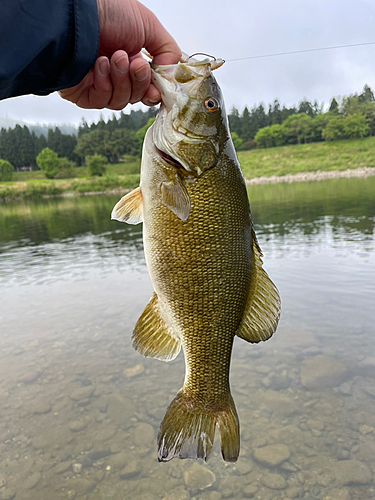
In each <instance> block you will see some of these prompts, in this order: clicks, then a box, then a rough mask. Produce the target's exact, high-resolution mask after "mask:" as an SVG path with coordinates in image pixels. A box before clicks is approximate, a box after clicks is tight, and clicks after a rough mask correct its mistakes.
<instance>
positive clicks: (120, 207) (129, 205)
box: [111, 186, 143, 224]
mask: <svg viewBox="0 0 375 500" xmlns="http://www.w3.org/2000/svg"><path fill="white" fill-rule="evenodd" d="M111 219H116V220H118V221H120V222H127V223H128V224H139V223H140V222H142V221H143V198H142V191H141V188H140V186H138V187H137V188H136V189H134V190H133V191H130V193H128V194H127V195H126V196H123V197H122V198H121V200H120V201H119V202H118V203H116V205H115V207H114V209H113V210H112V214H111Z"/></svg>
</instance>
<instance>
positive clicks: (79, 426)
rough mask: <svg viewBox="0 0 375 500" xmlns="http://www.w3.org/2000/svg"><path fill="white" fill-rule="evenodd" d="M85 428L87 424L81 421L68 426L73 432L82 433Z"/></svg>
mask: <svg viewBox="0 0 375 500" xmlns="http://www.w3.org/2000/svg"><path fill="white" fill-rule="evenodd" d="M86 427H87V422H84V421H83V420H75V421H73V422H70V424H69V429H70V430H71V431H73V432H79V431H82V430H83V429H86Z"/></svg>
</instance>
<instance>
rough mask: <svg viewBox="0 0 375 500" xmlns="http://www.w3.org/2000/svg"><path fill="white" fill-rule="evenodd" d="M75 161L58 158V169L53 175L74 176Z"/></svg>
mask: <svg viewBox="0 0 375 500" xmlns="http://www.w3.org/2000/svg"><path fill="white" fill-rule="evenodd" d="M75 166H76V165H75V163H73V162H71V161H69V160H68V158H59V170H58V173H57V174H56V175H55V178H56V179H71V178H72V177H75V173H74V167H75Z"/></svg>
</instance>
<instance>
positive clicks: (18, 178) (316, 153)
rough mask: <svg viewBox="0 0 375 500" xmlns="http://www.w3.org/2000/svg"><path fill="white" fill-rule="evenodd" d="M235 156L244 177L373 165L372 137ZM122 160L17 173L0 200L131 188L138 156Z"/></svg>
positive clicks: (374, 146) (136, 178)
mask: <svg viewBox="0 0 375 500" xmlns="http://www.w3.org/2000/svg"><path fill="white" fill-rule="evenodd" d="M238 159H239V161H240V164H241V168H242V171H243V174H244V177H245V178H246V179H252V178H254V177H262V176H265V177H269V176H271V175H277V176H283V175H287V174H298V173H300V172H317V171H318V170H320V171H328V170H346V169H350V168H352V169H354V168H359V167H375V137H367V138H365V139H355V140H347V141H335V142H317V143H312V144H300V145H294V146H283V147H279V148H270V149H255V150H252V151H240V152H239V153H238ZM124 160H125V161H123V162H121V163H117V164H113V165H107V172H106V175H104V176H103V177H90V176H89V172H88V169H87V167H76V168H74V169H73V174H74V178H72V179H54V180H48V179H45V177H44V173H43V172H41V171H33V172H17V173H15V174H14V176H13V180H12V182H3V183H0V201H1V200H10V199H16V198H37V197H41V196H44V195H54V194H61V193H87V192H92V191H110V190H113V189H117V188H123V189H133V188H135V187H136V186H137V185H138V184H139V171H140V159H139V158H133V157H131V156H130V157H126V158H124Z"/></svg>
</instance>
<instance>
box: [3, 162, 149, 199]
mask: <svg viewBox="0 0 375 500" xmlns="http://www.w3.org/2000/svg"><path fill="white" fill-rule="evenodd" d="M124 160H125V161H123V162H121V163H116V164H108V165H107V171H106V174H105V175H103V177H90V176H89V172H88V168H87V167H75V168H73V175H74V177H72V178H71V179H53V180H49V179H46V178H45V176H44V172H42V171H40V170H36V171H32V172H16V173H15V174H14V175H13V179H12V181H11V182H2V183H0V201H1V200H12V199H18V198H21V199H22V198H23V199H31V198H40V197H42V196H51V195H58V194H62V193H89V192H93V191H111V190H113V189H119V188H123V189H133V188H135V187H137V186H138V184H139V171H140V159H139V158H133V157H131V156H130V157H126V158H125V159H124Z"/></svg>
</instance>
